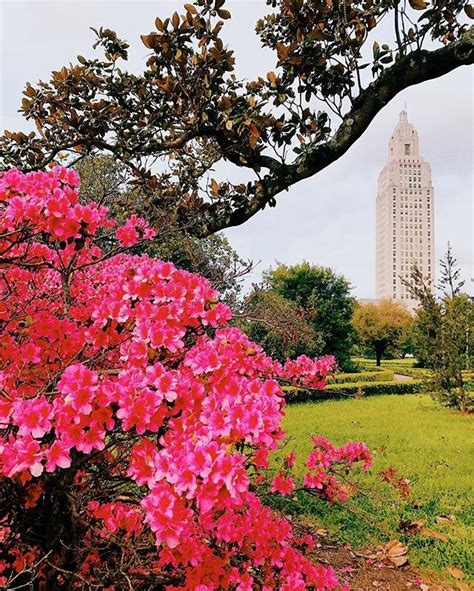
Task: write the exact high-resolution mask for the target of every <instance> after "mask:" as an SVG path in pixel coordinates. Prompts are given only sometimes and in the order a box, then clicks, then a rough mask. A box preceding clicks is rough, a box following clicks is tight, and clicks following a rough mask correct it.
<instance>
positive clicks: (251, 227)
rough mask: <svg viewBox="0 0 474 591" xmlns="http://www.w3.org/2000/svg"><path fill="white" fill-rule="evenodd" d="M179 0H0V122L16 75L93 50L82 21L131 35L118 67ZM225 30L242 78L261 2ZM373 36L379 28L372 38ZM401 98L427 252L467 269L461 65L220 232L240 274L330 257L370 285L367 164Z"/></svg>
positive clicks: (17, 84) (382, 153)
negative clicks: (245, 267)
mask: <svg viewBox="0 0 474 591" xmlns="http://www.w3.org/2000/svg"><path fill="white" fill-rule="evenodd" d="M183 3H184V0H183V2H175V1H171V0H170V1H163V0H161V1H156V0H155V1H153V2H144V1H140V0H130V1H122V2H117V1H116V0H102V1H97V0H91V1H73V0H58V1H56V2H51V1H45V0H25V1H24V0H0V17H1V53H2V55H1V103H0V116H1V121H0V128H1V131H3V129H10V130H12V131H16V130H20V129H26V128H27V127H26V126H25V122H24V121H23V120H22V118H21V116H20V115H19V113H18V112H17V110H18V107H19V104H20V101H21V92H22V89H23V86H24V83H25V82H26V81H27V80H28V81H30V82H32V83H33V82H34V81H36V80H38V79H40V78H43V79H48V78H49V73H50V71H51V70H53V69H57V68H59V67H61V66H62V65H64V64H65V63H68V62H69V61H74V60H75V57H76V56H77V54H82V55H93V51H92V49H91V44H92V42H93V34H92V32H91V31H90V30H89V27H90V26H94V27H98V26H107V27H109V28H112V29H114V30H115V31H117V33H118V34H119V36H121V37H122V38H125V39H127V40H128V41H129V43H130V45H131V50H130V62H129V68H130V69H131V70H134V71H139V70H140V68H141V67H142V65H143V64H144V60H145V57H146V55H147V50H146V48H145V47H144V46H143V45H142V44H141V42H140V40H139V35H140V34H142V33H148V32H150V31H151V30H152V29H153V22H154V18H155V17H156V16H160V17H162V18H163V17H166V16H169V15H170V14H171V13H172V12H173V11H174V10H175V9H180V8H181V6H182V4H183ZM229 4H230V7H231V9H232V19H231V20H230V21H227V22H226V27H225V29H224V31H225V37H226V40H227V41H228V43H229V45H230V46H231V47H232V48H233V49H234V50H235V52H236V58H237V64H238V66H237V73H238V75H239V76H242V77H247V78H254V77H256V76H258V75H259V74H265V73H266V72H267V71H269V70H270V69H272V68H273V67H274V60H273V56H272V54H270V53H269V52H267V51H264V50H263V49H262V48H261V47H260V45H259V40H258V38H257V36H256V35H255V32H254V25H255V22H256V20H257V19H258V18H259V17H260V16H262V15H263V14H265V13H266V9H267V7H266V3H265V1H264V0H231V1H230V2H229ZM378 40H379V41H380V42H381V43H383V42H384V40H383V39H378ZM405 102H406V103H407V106H408V118H409V121H410V122H411V123H413V125H414V126H415V128H416V129H417V130H418V133H419V136H420V151H421V154H422V155H423V157H424V158H425V159H426V160H427V161H428V162H429V163H430V164H431V168H432V173H433V184H434V187H435V211H436V215H435V223H436V226H435V235H436V257H437V258H439V256H441V255H442V253H443V252H444V251H445V249H446V244H447V242H448V241H450V242H451V244H452V246H453V249H454V252H455V255H456V256H457V258H458V260H459V262H460V263H461V265H462V270H463V275H464V278H465V279H466V280H467V282H468V283H471V290H472V280H471V281H469V280H470V278H471V277H472V275H473V272H472V266H473V174H472V164H473V141H472V140H473V110H472V109H473V107H472V105H473V72H472V69H467V68H462V69H459V70H457V71H455V72H452V73H451V74H449V75H448V76H445V77H444V78H441V79H438V80H433V81H431V82H427V83H424V84H422V85H420V86H416V87H413V88H410V89H408V90H406V91H404V92H403V93H401V94H400V95H398V97H396V98H395V100H393V101H392V103H390V105H388V106H387V107H386V108H385V109H384V110H383V111H382V112H381V113H379V115H378V116H377V117H376V119H375V120H374V121H373V122H372V124H371V126H370V127H369V129H368V131H367V132H366V133H365V134H364V136H363V137H362V138H361V139H360V140H359V141H358V142H357V143H356V144H355V145H354V146H353V147H352V148H351V149H350V150H349V152H348V153H347V154H345V156H343V157H342V158H341V159H340V160H338V161H337V162H336V163H334V164H333V165H332V166H330V167H329V168H327V169H326V170H324V171H323V172H322V173H319V174H318V175H317V176H315V177H313V178H311V179H308V180H306V181H303V182H301V183H299V184H297V185H296V186H294V187H292V188H291V189H290V190H289V191H288V192H287V193H285V194H282V195H280V196H279V197H278V205H277V207H276V208H273V209H266V210H265V211H263V212H260V213H259V214H257V215H256V216H255V217H254V218H253V219H252V220H250V221H249V222H247V223H246V224H244V225H243V226H240V227H238V228H233V229H231V230H228V231H227V232H226V234H227V236H228V237H229V239H230V241H231V243H232V245H233V246H234V248H236V250H237V251H238V252H239V253H240V255H241V256H243V257H244V258H252V259H253V260H254V261H261V263H260V264H259V265H258V267H257V270H256V271H255V272H254V275H253V277H252V279H253V280H258V278H259V274H260V273H261V271H262V270H263V269H265V268H267V267H268V266H270V265H272V264H274V263H275V261H281V262H285V263H290V264H292V263H297V262H299V261H302V260H303V259H306V260H308V261H310V262H312V263H317V264H321V265H327V266H330V267H333V268H334V269H335V270H337V271H338V272H340V273H342V274H344V275H345V276H346V277H347V278H348V279H349V280H350V281H351V282H352V284H353V286H354V294H355V295H356V296H358V297H369V298H370V297H374V293H375V286H374V283H375V197H376V183H377V175H378V173H379V171H380V170H381V168H382V167H383V166H384V163H385V160H386V157H387V144H388V139H389V137H390V135H391V132H392V131H393V128H394V127H395V125H396V123H397V121H398V114H399V112H400V110H401V109H402V108H403V106H404V104H405Z"/></svg>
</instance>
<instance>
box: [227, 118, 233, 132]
mask: <svg viewBox="0 0 474 591" xmlns="http://www.w3.org/2000/svg"><path fill="white" fill-rule="evenodd" d="M232 125H233V124H232V121H231V120H230V119H228V120H227V121H226V122H225V127H226V129H228V130H229V131H230V130H231V129H232Z"/></svg>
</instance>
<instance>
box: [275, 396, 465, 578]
mask: <svg viewBox="0 0 474 591" xmlns="http://www.w3.org/2000/svg"><path fill="white" fill-rule="evenodd" d="M286 413H287V416H286V418H285V420H284V428H285V430H286V432H287V434H288V436H289V437H290V441H289V443H288V445H287V446H286V447H285V450H284V453H288V452H289V451H291V450H294V451H295V452H296V453H297V454H298V455H299V457H300V458H301V457H302V456H303V457H304V456H305V455H306V454H307V452H308V451H309V450H310V435H311V434H315V433H319V434H322V435H324V436H326V437H328V438H329V439H331V440H333V441H334V442H337V443H343V442H345V441H347V440H350V439H352V440H363V441H366V443H367V444H368V445H369V446H370V448H371V449H373V450H380V451H381V453H378V454H377V455H376V458H375V464H374V468H373V469H372V471H371V473H369V474H363V475H362V476H361V477H358V478H357V482H358V483H359V486H360V487H361V488H363V489H364V490H366V491H367V492H368V493H369V494H370V495H371V497H373V498H368V497H366V496H361V495H359V496H358V497H355V498H352V499H350V500H349V501H348V504H347V508H344V506H342V507H339V506H331V507H328V506H327V505H326V504H325V503H323V502H322V501H314V500H311V499H308V497H307V495H305V496H304V510H303V513H304V514H305V515H307V516H309V517H310V518H311V520H314V521H315V522H316V523H318V524H320V525H321V526H323V527H326V528H328V529H329V530H330V531H331V532H332V533H333V535H335V536H336V537H337V538H338V539H339V540H341V541H344V542H348V543H350V544H352V545H354V546H356V547H363V546H364V545H367V544H371V543H374V542H375V543H377V542H381V541H388V540H389V539H393V538H397V539H399V540H401V541H403V542H404V543H406V544H407V545H408V546H409V548H410V559H411V562H412V563H413V564H416V565H418V566H419V567H421V568H423V569H428V570H431V571H439V572H441V573H443V575H444V576H445V577H447V578H449V575H448V574H447V572H446V570H445V567H446V566H456V567H458V568H460V569H461V570H462V571H464V572H465V573H466V575H467V576H470V577H473V578H474V503H473V501H474V498H473V493H472V491H473V488H474V486H473V485H474V417H472V416H463V415H460V414H458V413H456V412H454V411H450V410H447V409H444V408H441V407H439V406H437V405H435V403H433V402H432V401H431V399H430V398H429V397H428V396H427V395H407V396H377V397H373V398H365V399H364V398H362V399H352V400H335V401H326V402H320V403H308V404H297V405H293V406H289V407H288V408H287V409H286ZM382 450H383V451H382ZM389 464H391V465H393V466H394V467H395V468H396V469H397V470H399V471H400V472H401V474H403V475H404V476H406V477H407V478H409V479H410V482H411V486H412V492H411V495H410V497H409V499H408V500H406V501H403V500H400V498H399V497H398V496H397V495H396V493H395V491H393V490H392V489H389V488H388V485H386V484H382V483H381V481H380V479H379V478H378V477H377V475H376V472H377V471H378V470H380V469H381V468H383V467H385V466H387V465H389ZM301 500H302V499H301ZM273 502H274V503H278V504H279V505H281V504H282V501H280V500H275V499H274V500H273ZM283 505H284V506H283V507H281V508H283V509H284V510H285V511H287V512H292V511H297V512H301V511H300V510H298V509H297V504H296V503H294V502H293V501H291V500H290V501H287V500H285V501H283ZM443 514H448V515H454V516H455V521H454V522H449V523H447V524H446V523H445V524H439V523H437V522H436V517H437V516H440V515H443ZM400 519H404V520H419V519H424V520H425V521H426V522H425V525H424V527H425V528H428V529H431V530H436V531H438V532H441V533H442V534H444V535H446V536H447V537H448V540H447V541H443V540H439V539H437V538H435V537H431V536H421V535H414V536H404V535H403V533H402V532H401V531H400V530H399V527H398V526H399V522H400Z"/></svg>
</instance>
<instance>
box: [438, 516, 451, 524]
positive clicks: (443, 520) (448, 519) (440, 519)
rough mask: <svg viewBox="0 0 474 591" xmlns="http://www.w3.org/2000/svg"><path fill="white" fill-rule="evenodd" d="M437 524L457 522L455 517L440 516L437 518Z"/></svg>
mask: <svg viewBox="0 0 474 591" xmlns="http://www.w3.org/2000/svg"><path fill="white" fill-rule="evenodd" d="M435 521H436V523H452V522H453V521H456V517H455V516H454V515H438V516H437V517H435Z"/></svg>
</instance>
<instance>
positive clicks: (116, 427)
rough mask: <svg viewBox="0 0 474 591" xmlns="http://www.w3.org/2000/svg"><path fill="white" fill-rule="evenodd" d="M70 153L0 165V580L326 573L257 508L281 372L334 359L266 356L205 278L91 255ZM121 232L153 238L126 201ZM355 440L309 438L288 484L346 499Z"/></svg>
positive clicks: (70, 583)
mask: <svg viewBox="0 0 474 591" xmlns="http://www.w3.org/2000/svg"><path fill="white" fill-rule="evenodd" d="M77 183H78V179H77V177H76V175H75V173H73V172H72V171H71V170H66V169H63V168H54V169H53V170H51V171H49V172H48V173H42V172H39V173H30V174H27V175H23V174H21V173H20V172H18V171H16V170H13V171H9V172H7V173H5V174H3V175H1V176H0V252H1V253H2V258H1V266H2V269H1V271H2V273H1V274H0V320H1V322H0V367H1V372H0V385H1V390H0V540H1V544H0V586H5V587H6V588H9V589H14V588H15V589H26V588H28V589H47V590H48V591H56V590H59V589H79V590H84V591H86V590H87V591H89V590H90V589H99V588H100V589H104V590H105V589H108V590H112V589H132V588H133V589H135V590H136V591H151V590H155V589H167V590H169V591H171V590H174V589H188V590H191V589H194V590H197V589H202V590H204V589H207V590H208V591H215V590H217V589H219V590H220V591H226V590H229V591H230V590H231V589H232V590H235V589H244V588H245V589H250V588H259V589H261V588H265V589H268V590H274V589H281V590H282V591H290V590H292V589H300V590H303V589H308V588H310V589H314V588H319V589H325V590H326V591H328V590H332V589H335V588H336V587H338V582H337V580H336V579H335V577H334V573H333V570H332V569H331V568H330V567H323V566H315V565H314V564H312V563H311V562H310V561H309V560H307V559H306V558H305V557H304V556H303V554H302V553H301V549H302V548H303V547H304V544H305V542H304V541H303V542H302V541H299V540H298V539H297V538H294V537H293V534H292V531H291V526H290V524H289V523H288V522H287V521H286V520H285V519H282V518H281V517H280V516H278V515H276V514H275V513H273V512H271V511H270V510H269V509H268V508H265V507H264V506H263V505H262V503H261V501H260V499H259V498H258V497H257V496H256V494H255V493H254V492H253V489H254V486H255V485H256V484H257V485H259V486H261V487H263V489H264V490H266V491H267V492H268V491H269V490H270V487H271V489H272V490H273V491H278V492H280V493H281V494H290V493H291V492H292V490H293V488H294V486H295V481H294V479H293V478H292V477H291V476H290V474H289V470H290V468H291V463H292V461H293V460H292V461H289V460H288V461H287V463H286V465H285V467H284V468H283V469H282V470H281V471H280V473H278V475H277V476H276V477H275V478H273V480H271V482H270V481H269V479H268V474H267V473H266V472H265V468H266V467H267V466H268V460H267V457H268V455H269V453H270V451H272V450H274V449H275V448H276V446H277V445H278V442H279V441H280V440H281V439H282V437H283V436H284V433H283V431H282V430H281V427H280V422H281V418H282V415H283V406H284V397H283V393H282V391H281V389H280V387H279V383H278V381H277V380H287V381H293V382H295V383H297V384H298V385H300V386H302V387H322V386H324V378H325V375H326V374H327V373H328V371H329V370H330V368H331V366H332V364H333V361H334V360H333V359H331V358H325V359H321V360H314V361H313V360H310V359H308V358H307V357H304V356H301V357H300V358H298V359H296V360H294V361H291V362H288V363H285V365H283V366H282V365H281V364H279V363H276V362H274V361H273V360H272V359H271V358H269V357H268V356H266V355H265V354H264V353H263V351H262V349H261V348H260V347H258V346H256V345H254V344H253V343H251V342H250V341H249V339H248V338H247V337H246V336H245V335H244V334H243V333H242V332H241V331H240V330H238V329H237V328H230V327H228V326H227V322H228V320H229V319H230V311H229V308H228V307H227V306H226V305H224V304H222V303H219V302H218V300H217V297H216V296H217V294H216V292H215V290H214V289H212V287H211V285H210V284H209V282H208V281H207V280H205V279H204V278H202V277H200V276H198V275H194V274H192V273H189V272H187V271H180V270H177V269H176V268H175V267H174V266H173V265H172V264H171V263H165V262H162V261H159V260H154V259H152V258H150V257H148V256H132V255H129V254H124V253H123V252H120V253H117V255H116V256H106V255H105V254H104V251H102V250H101V249H100V248H99V246H98V244H100V242H101V240H102V239H106V240H107V239H108V237H109V236H110V235H111V233H113V231H114V227H113V224H112V223H111V222H110V220H109V219H108V218H107V215H106V211H105V209H104V208H101V207H99V206H97V205H96V204H94V203H89V204H88V205H82V204H80V203H79V202H78V195H77V190H76V186H77ZM115 236H116V238H117V240H118V241H119V242H120V243H121V244H122V245H123V247H124V248H130V247H133V246H134V245H137V244H138V243H139V242H140V241H141V240H144V239H148V238H151V237H152V236H153V231H152V230H151V229H150V228H149V227H148V225H147V223H146V222H145V221H144V220H142V219H140V218H137V217H136V216H131V218H130V219H128V220H127V221H126V222H125V224H124V225H123V226H121V227H119V228H115ZM354 463H356V464H359V463H360V464H361V465H362V467H363V468H364V469H366V468H368V466H369V464H370V453H369V452H368V450H367V448H366V446H365V445H364V444H358V443H350V444H347V445H345V446H341V447H340V448H336V447H334V446H332V444H330V442H328V441H327V440H325V439H324V438H320V437H315V438H313V451H312V452H311V453H310V455H309V456H308V459H307V461H306V470H305V472H306V473H305V474H304V481H303V482H302V483H301V487H302V488H303V490H309V491H310V492H311V494H315V495H317V496H321V497H323V498H326V499H328V500H333V499H334V500H336V499H338V500H342V498H343V497H344V489H343V487H342V485H341V484H340V483H339V481H338V479H337V473H344V474H345V473H346V471H347V469H348V468H350V467H351V465H353V464H354Z"/></svg>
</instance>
